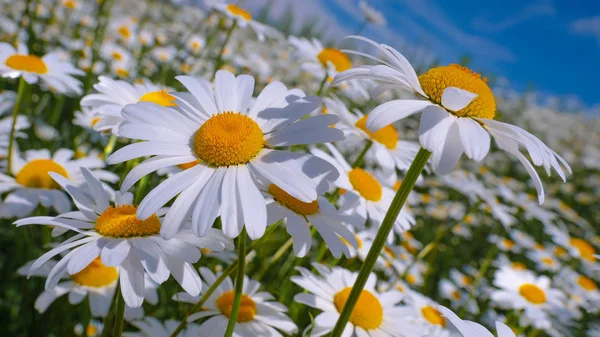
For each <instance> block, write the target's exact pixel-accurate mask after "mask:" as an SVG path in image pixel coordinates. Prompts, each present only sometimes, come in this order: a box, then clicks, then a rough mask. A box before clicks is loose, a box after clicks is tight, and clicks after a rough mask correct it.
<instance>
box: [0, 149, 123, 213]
mask: <svg viewBox="0 0 600 337" xmlns="http://www.w3.org/2000/svg"><path fill="white" fill-rule="evenodd" d="M74 155H75V152H74V151H72V150H68V149H59V150H57V151H56V152H55V153H54V154H52V155H51V154H50V151H48V150H46V149H43V150H28V151H25V152H24V153H23V157H21V156H19V155H15V156H13V162H12V167H11V168H10V172H13V176H10V175H5V174H2V173H0V193H4V192H9V193H8V195H7V196H6V198H5V199H4V205H3V206H2V207H0V217H4V218H12V217H24V216H27V215H29V214H30V213H31V212H32V211H33V210H34V209H35V208H36V207H37V206H38V205H39V204H41V205H42V206H44V207H52V208H54V209H55V210H56V211H57V212H58V213H64V212H67V211H69V210H71V203H70V201H69V199H68V198H67V196H66V195H65V193H64V192H63V191H61V190H60V185H59V184H57V183H56V182H55V181H54V180H52V178H51V177H50V175H48V174H49V173H51V172H52V173H55V174H58V175H60V176H62V177H63V178H64V179H65V180H68V181H70V182H71V183H73V184H79V183H81V182H83V181H84V179H83V175H82V174H81V171H80V168H84V167H85V168H88V169H91V170H93V171H94V174H96V175H97V176H98V177H100V178H101V179H102V180H105V181H108V182H116V181H117V180H119V177H118V176H117V175H116V174H114V173H112V172H108V171H104V170H101V168H103V167H104V166H105V164H104V161H102V160H101V159H100V158H98V157H96V156H87V157H83V158H79V159H73V156H74Z"/></svg>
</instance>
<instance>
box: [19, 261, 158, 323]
mask: <svg viewBox="0 0 600 337" xmlns="http://www.w3.org/2000/svg"><path fill="white" fill-rule="evenodd" d="M33 263H34V261H31V262H29V263H27V264H26V265H25V266H23V267H21V268H19V270H17V273H18V274H20V275H31V276H41V277H48V276H49V275H50V272H51V271H52V269H53V268H54V267H55V266H56V261H54V260H50V261H48V262H46V263H45V264H44V265H42V266H41V267H40V268H38V269H36V270H34V271H31V272H30V268H31V265H32V264H33ZM144 277H145V278H144V284H145V290H144V298H145V299H146V301H147V302H149V303H151V304H153V305H156V304H157V303H158V293H157V291H156V289H157V288H158V284H157V283H156V282H154V281H152V279H151V278H150V277H149V276H148V275H147V274H146V275H145V276H144ZM118 278H119V270H118V268H116V267H108V266H105V265H104V264H103V263H102V260H101V259H100V258H99V257H97V258H96V259H95V260H93V261H92V262H91V263H90V264H89V265H87V267H85V268H83V269H82V270H81V271H80V272H78V273H76V274H73V275H70V276H69V278H65V277H63V278H62V281H64V282H61V283H58V284H57V285H56V287H54V288H52V289H49V290H45V291H44V292H43V293H41V294H40V296H38V298H37V299H36V300H35V303H34V307H35V309H36V310H37V311H38V312H40V313H43V312H45V311H46V309H47V308H48V307H49V306H50V305H51V304H52V303H53V302H54V301H55V300H56V299H57V298H59V297H61V296H64V295H67V294H68V299H69V303H70V304H73V305H75V304H78V303H81V302H82V301H83V300H84V299H85V298H86V297H88V302H89V306H90V312H91V314H92V316H93V317H105V316H106V315H107V314H108V311H109V309H110V305H111V303H112V299H113V296H114V294H115V290H116V289H117V279H118ZM143 316H144V309H143V308H142V307H139V308H131V307H129V306H127V305H126V306H125V318H126V319H128V320H131V319H136V318H141V317H143Z"/></svg>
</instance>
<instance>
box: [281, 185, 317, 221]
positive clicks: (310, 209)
mask: <svg viewBox="0 0 600 337" xmlns="http://www.w3.org/2000/svg"><path fill="white" fill-rule="evenodd" d="M269 193H271V195H272V196H273V198H274V199H275V201H277V202H278V203H280V204H282V205H283V206H285V207H287V208H288V209H290V210H292V211H294V212H295V213H298V214H300V215H311V214H315V213H317V212H318V211H319V201H318V200H313V201H312V202H303V201H300V200H298V199H296V198H294V197H292V196H291V195H289V194H288V193H287V192H286V191H284V190H282V189H281V188H279V186H277V185H274V184H271V185H269Z"/></svg>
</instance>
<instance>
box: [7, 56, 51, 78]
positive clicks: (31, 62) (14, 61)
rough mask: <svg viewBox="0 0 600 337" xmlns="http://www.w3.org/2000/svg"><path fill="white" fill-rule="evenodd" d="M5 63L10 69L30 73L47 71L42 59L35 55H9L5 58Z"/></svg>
mask: <svg viewBox="0 0 600 337" xmlns="http://www.w3.org/2000/svg"><path fill="white" fill-rule="evenodd" d="M6 65H7V66H8V67H9V68H12V69H15V70H22V71H26V72H30V73H37V74H45V73H47V72H48V67H47V66H46V63H45V62H44V60H42V59H41V58H40V57H38V56H35V55H22V54H15V55H11V56H9V57H8V58H7V59H6Z"/></svg>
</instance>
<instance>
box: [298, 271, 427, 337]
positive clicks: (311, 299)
mask: <svg viewBox="0 0 600 337" xmlns="http://www.w3.org/2000/svg"><path fill="white" fill-rule="evenodd" d="M313 267H314V268H315V269H316V270H317V272H318V273H319V274H318V275H315V274H313V273H311V272H310V271H309V270H307V269H305V268H302V267H298V268H297V269H298V271H299V272H300V276H292V278H291V280H292V282H294V283H295V284H297V285H298V286H300V287H302V288H304V289H305V290H307V292H304V293H299V294H296V296H294V301H296V302H299V303H302V304H305V305H307V306H309V307H312V308H315V309H319V310H321V311H322V312H321V313H320V314H319V315H318V316H316V317H315V319H314V324H313V326H314V327H313V329H312V331H311V334H310V335H311V336H314V337H318V336H323V335H325V334H327V333H329V332H330V331H331V330H333V327H334V325H335V323H336V321H337V320H338V318H339V316H340V313H341V311H342V309H343V308H344V306H345V305H346V301H347V300H348V297H349V295H350V291H351V290H352V286H353V285H354V282H355V281H356V277H357V276H358V273H353V272H351V271H349V270H347V269H344V268H341V267H333V268H331V269H329V268H327V267H326V266H324V265H322V264H318V263H314V264H313ZM376 283H377V277H376V276H375V274H371V275H370V276H369V279H368V280H367V283H366V284H365V287H364V289H363V290H362V292H361V293H360V296H359V297H358V302H357V303H356V306H355V307H354V310H353V311H352V313H351V314H350V319H349V321H348V323H347V324H346V327H345V328H344V332H343V333H342V336H345V337H351V336H358V337H363V336H388V335H391V336H407V337H408V336H420V335H421V334H420V333H419V331H418V330H416V329H414V328H413V327H412V325H411V324H410V323H409V322H408V321H407V320H406V319H405V317H404V316H403V315H402V313H401V311H400V310H399V308H400V307H399V306H398V303H399V302H400V301H402V299H403V297H404V295H403V294H402V293H400V292H399V291H396V290H390V291H386V292H384V293H380V292H378V291H377V290H376V289H375V286H376Z"/></svg>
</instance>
